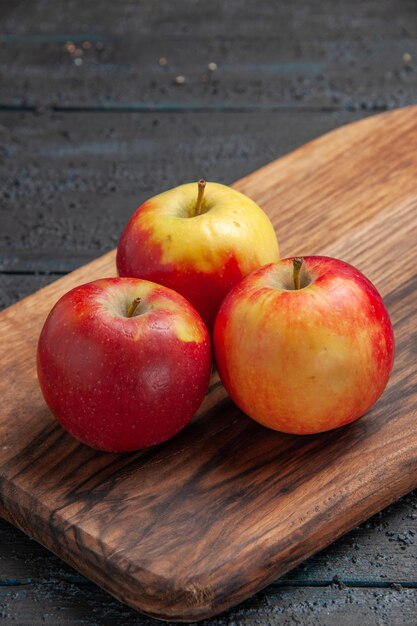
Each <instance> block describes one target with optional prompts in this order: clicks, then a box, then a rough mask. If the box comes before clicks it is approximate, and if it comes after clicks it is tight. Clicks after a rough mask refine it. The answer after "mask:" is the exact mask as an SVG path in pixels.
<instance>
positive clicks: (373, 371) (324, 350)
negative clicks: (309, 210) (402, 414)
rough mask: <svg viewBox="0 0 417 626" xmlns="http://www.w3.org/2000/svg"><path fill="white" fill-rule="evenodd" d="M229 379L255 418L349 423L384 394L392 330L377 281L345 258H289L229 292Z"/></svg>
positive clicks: (220, 325)
mask: <svg viewBox="0 0 417 626" xmlns="http://www.w3.org/2000/svg"><path fill="white" fill-rule="evenodd" d="M213 341H214V348H215V358H216V363H217V367H218V370H219V374H220V377H221V380H222V382H223V384H224V386H225V387H226V389H227V391H228V392H229V394H230V395H231V397H232V399H233V400H234V401H235V403H236V404H237V405H238V406H239V407H240V408H241V409H242V410H243V411H244V412H245V413H247V414H248V415H249V416H250V417H252V418H253V419H254V420H256V421H258V422H260V423H261V424H264V425H265V426H268V427H270V428H273V429H275V430H278V431H282V432H286V433H295V434H310V433H318V432H322V431H326V430H329V429H332V428H336V427H338V426H342V425H344V424H348V423H349V422H352V421H354V420H356V419H357V418H359V417H360V416H362V415H363V414H364V413H366V412H367V411H368V409H370V408H371V407H372V405H373V404H374V403H375V402H376V401H377V399H378V398H379V396H380V395H381V394H382V392H383V390H384V388H385V386H386V384H387V382H388V379H389V375H390V372H391V369H392V365H393V359H394V336H393V330H392V326H391V322H390V318H389V315H388V313H387V310H386V308H385V306H384V303H383V301H382V298H381V296H380V295H379V293H378V291H377V290H376V288H375V287H374V286H373V285H372V283H371V282H370V281H369V280H368V279H367V278H366V277H365V276H364V275H363V274H361V273H360V272H359V271H358V270H357V269H355V268H354V267H352V266H351V265H348V264H347V263H344V262H342V261H340V260H337V259H331V258H327V257H314V256H312V257H304V259H293V258H288V259H283V260H281V261H280V262H278V263H275V264H270V265H267V266H266V267H263V268H261V269H259V270H257V271H254V272H252V273H251V274H250V275H249V276H247V277H246V278H244V279H243V280H242V281H241V282H240V283H239V284H238V285H237V286H236V287H235V288H234V289H233V290H232V291H231V292H230V293H229V294H228V296H227V297H226V299H225V300H224V302H223V304H222V306H221V308H220V311H219V313H218V316H217V319H216V323H215V328H214V335H213Z"/></svg>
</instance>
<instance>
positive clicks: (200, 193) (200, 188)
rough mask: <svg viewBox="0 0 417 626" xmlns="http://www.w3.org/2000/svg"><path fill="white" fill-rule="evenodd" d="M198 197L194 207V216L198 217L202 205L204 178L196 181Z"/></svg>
mask: <svg viewBox="0 0 417 626" xmlns="http://www.w3.org/2000/svg"><path fill="white" fill-rule="evenodd" d="M197 184H198V195H197V204H196V205H195V214H196V215H200V212H201V205H202V203H203V196H204V189H205V187H206V181H205V180H204V178H200V180H199V181H198V183H197Z"/></svg>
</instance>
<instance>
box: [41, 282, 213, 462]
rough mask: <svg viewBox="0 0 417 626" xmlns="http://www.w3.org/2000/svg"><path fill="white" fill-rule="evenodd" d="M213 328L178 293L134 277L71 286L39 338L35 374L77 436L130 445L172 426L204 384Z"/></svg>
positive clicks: (188, 413) (114, 447) (163, 434)
mask: <svg viewBox="0 0 417 626" xmlns="http://www.w3.org/2000/svg"><path fill="white" fill-rule="evenodd" d="M210 370H211V346H210V338H209V335H208V332H207V329H206V327H205V324H204V323H203V321H202V319H201V317H200V316H199V315H198V313H197V312H196V311H195V309H194V308H193V307H192V306H191V305H190V304H189V303H188V302H187V301H186V300H185V298H183V297H182V296H181V295H179V294H178V293H176V292H175V291H172V290H171V289H167V288H166V287H162V286H161V285H156V284H154V283H151V282H148V281H145V280H139V279H136V278H106V279H102V280H97V281H94V282H91V283H88V284H85V285H82V286H80V287H76V288H75V289H72V290H71V291H69V292H68V293H67V294H65V295H64V296H63V297H62V298H61V299H60V300H59V301H58V302H57V304H56V305H55V306H54V308H53V309H52V311H51V312H50V314H49V316H48V318H47V320H46V322H45V324H44V327H43V329H42V332H41V335H40V338H39V343H38V378H39V383H40V387H41V390H42V392H43V395H44V398H45V400H46V403H47V404H48V406H49V408H50V409H51V411H52V413H53V414H54V416H55V418H56V419H57V420H58V422H59V423H60V424H61V425H62V426H63V427H64V428H66V430H68V431H69V432H70V433H71V434H72V435H73V436H74V437H76V438H77V439H79V440H80V441H82V442H83V443H85V444H87V445H89V446H91V447H93V448H97V449H99V450H106V451H109V452H125V451H129V450H137V449H140V448H145V447H148V446H152V445H154V444H157V443H161V442H162V441H165V440H166V439H168V438H170V437H172V436H173V435H175V434H176V433H177V432H178V431H179V430H181V429H182V428H183V427H184V426H185V425H186V424H187V423H188V422H189V420H190V419H191V418H192V416H193V415H194V413H195V412H196V410H197V409H198V407H199V405H200V404H201V402H202V400H203V398H204V395H205V393H206V391H207V387H208V383H209V378H210Z"/></svg>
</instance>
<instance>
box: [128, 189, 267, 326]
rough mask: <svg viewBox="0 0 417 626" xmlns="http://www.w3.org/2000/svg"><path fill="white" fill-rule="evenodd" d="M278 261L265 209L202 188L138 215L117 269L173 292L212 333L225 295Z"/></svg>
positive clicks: (164, 199) (145, 207)
mask: <svg viewBox="0 0 417 626" xmlns="http://www.w3.org/2000/svg"><path fill="white" fill-rule="evenodd" d="M278 259H279V250H278V243H277V238H276V235H275V231H274V228H273V226H272V224H271V222H270V221H269V219H268V217H267V216H266V214H265V213H264V212H263V211H262V209H261V208H260V207H259V206H258V205H257V204H255V202H253V201H252V200H250V199H249V198H248V197H247V196H245V195H243V194H242V193H239V192H238V191H236V190H235V189H232V188H231V187H227V186H225V185H220V184H218V183H210V182H208V183H206V182H205V181H204V180H200V181H199V182H198V184H197V183H190V184H186V185H180V186H179V187H176V188H174V189H170V190H169V191H166V192H164V193H161V194H159V195H158V196H155V197H154V198H151V199H150V200H148V201H147V202H145V203H144V204H142V206H140V207H139V208H138V209H137V211H136V212H135V213H134V215H133V216H132V218H131V220H130V221H129V223H128V224H127V226H126V228H125V229H124V231H123V233H122V236H121V239H120V242H119V246H118V250H117V269H118V272H119V275H120V276H135V277H138V278H145V279H147V280H151V281H154V282H156V283H160V284H161V285H165V286H167V287H170V288H171V289H175V291H178V292H179V293H181V294H182V295H183V296H184V297H185V298H187V300H188V301H189V302H191V304H192V305H193V306H194V307H195V308H196V309H197V311H198V312H199V313H200V315H201V316H202V318H203V320H204V321H205V323H206V324H207V327H208V328H209V330H211V329H212V327H213V324H214V319H215V316H216V313H217V311H218V308H219V306H220V304H221V302H222V300H223V298H224V297H225V296H226V294H227V292H228V291H229V290H230V289H231V288H232V287H233V286H234V285H235V284H236V283H237V282H238V281H239V280H240V279H241V278H242V277H243V276H246V274H248V273H249V272H251V271H252V270H254V269H256V268H258V267H260V266H262V265H265V264H266V263H271V262H274V261H277V260H278Z"/></svg>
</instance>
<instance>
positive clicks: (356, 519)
mask: <svg viewBox="0 0 417 626" xmlns="http://www.w3.org/2000/svg"><path fill="white" fill-rule="evenodd" d="M365 419H366V418H365ZM411 453H412V454H413V458H412V459H411V460H410V457H408V454H409V452H408V451H407V460H406V465H410V464H413V467H412V470H413V471H411V472H408V471H407V472H403V473H402V474H401V475H402V476H403V477H404V476H405V477H406V478H407V477H409V479H408V481H407V482H404V486H402V487H401V488H400V489H398V490H397V491H396V492H395V494H393V493H392V491H390V490H388V489H386V491H384V492H381V489H377V491H376V492H375V493H378V494H379V495H381V493H382V494H384V497H383V498H378V499H377V500H375V502H374V503H373V504H372V505H371V506H369V508H368V509H360V515H353V516H352V517H351V518H349V522H348V523H343V524H340V525H339V526H338V527H334V526H330V525H329V528H330V529H331V530H332V532H331V533H328V534H327V535H326V534H324V535H323V534H322V531H323V526H320V525H319V524H317V525H316V526H315V528H316V534H317V535H318V541H317V543H315V544H314V546H310V547H308V548H307V549H304V550H303V546H304V545H305V543H307V539H305V540H304V542H303V541H301V542H296V543H295V545H296V547H297V548H298V552H297V553H293V554H292V556H291V558H288V559H287V560H286V561H284V563H285V565H283V564H282V563H281V567H278V566H275V564H274V561H275V559H276V558H278V557H281V556H282V552H280V551H279V550H278V549H275V550H274V548H273V546H268V549H267V553H268V554H270V555H271V553H272V555H271V556H269V558H265V559H263V563H264V569H265V570H267V571H268V572H269V573H267V574H264V575H262V574H260V573H258V578H257V580H258V579H259V582H258V583H257V584H254V585H253V586H252V587H247V588H246V590H244V591H241V592H240V593H239V592H237V593H234V594H233V592H231V593H227V594H225V591H224V589H222V592H221V593H219V594H216V593H213V591H212V589H211V588H210V587H206V588H205V587H204V581H203V580H201V578H202V577H200V579H199V580H197V581H196V582H195V583H194V582H193V583H189V582H187V585H186V586H185V587H181V586H180V587H178V586H174V585H173V584H172V580H170V579H168V578H164V577H161V576H160V575H155V574H154V573H153V572H150V571H147V570H145V569H144V568H142V567H139V568H138V566H137V564H136V565H134V567H135V568H136V569H139V571H140V572H142V573H143V576H144V578H145V580H141V578H140V577H138V576H136V577H134V576H131V577H127V578H126V579H125V580H123V582H122V583H121V585H120V588H121V592H120V593H118V590H115V589H114V584H113V586H112V584H110V585H109V584H108V583H107V580H108V579H109V572H112V571H115V572H116V573H117V574H119V575H120V571H122V567H123V566H124V565H127V566H129V565H130V564H131V563H130V562H129V560H128V559H126V558H123V559H120V560H118V561H117V562H114V561H112V560H111V558H113V556H114V555H112V554H110V558H106V557H104V556H103V554H101V555H100V558H101V561H100V564H101V567H99V568H97V567H96V562H97V558H96V557H97V553H94V552H93V551H92V550H91V549H90V548H89V547H88V542H85V541H80V543H78V542H77V540H76V539H75V537H76V536H77V534H79V535H80V536H79V539H81V537H82V536H85V531H81V533H80V530H79V529H78V528H77V526H76V525H75V524H71V523H69V524H68V523H66V527H65V528H63V527H61V526H60V525H59V524H57V523H56V520H55V524H54V532H55V533H56V536H55V537H54V536H53V534H52V533H51V532H49V531H50V530H51V529H50V528H49V526H48V524H46V523H45V521H44V520H45V518H44V517H42V515H40V514H39V515H38V514H34V511H35V510H36V507H31V506H30V503H28V505H27V506H26V507H24V506H23V507H22V505H20V507H17V505H16V501H13V500H11V498H7V496H6V498H5V497H4V491H5V489H4V488H3V487H1V485H2V484H3V485H4V483H5V482H6V481H7V479H4V478H3V479H2V480H0V488H1V489H0V490H1V493H2V499H1V500H0V517H3V518H4V519H5V520H6V521H8V522H9V523H11V524H13V525H14V526H16V527H17V528H19V529H20V530H21V531H22V532H24V533H25V534H26V535H28V536H29V537H30V538H31V539H34V540H35V541H37V542H38V543H40V544H41V545H43V546H44V547H45V548H46V549H48V550H50V551H51V552H53V553H54V554H55V555H56V556H58V557H59V558H62V559H63V560H64V561H66V562H67V563H68V564H69V565H70V566H71V567H73V568H74V569H75V570H77V571H78V572H80V573H81V574H82V575H84V576H86V577H87V578H88V579H90V580H92V581H93V582H94V583H96V584H97V585H98V586H100V587H102V588H103V589H104V590H105V591H106V592H108V593H109V594H110V595H112V596H113V597H115V598H116V599H117V600H119V601H121V602H124V603H125V604H128V605H129V606H130V607H131V608H133V609H135V610H136V611H138V612H140V613H142V614H145V615H148V616H149V617H152V618H154V619H158V620H160V621H174V622H190V621H201V620H203V619H208V618H211V617H213V616H215V615H218V614H219V613H222V612H224V611H226V610H228V609H229V608H230V607H231V606H235V605H237V604H240V603H241V602H243V601H245V600H247V599H248V598H250V597H251V596H253V595H254V594H256V593H258V592H260V591H261V590H262V589H264V588H265V587H267V586H268V585H269V584H271V583H273V582H274V581H275V580H276V579H277V578H279V577H281V576H282V575H284V574H286V573H287V572H289V571H290V570H292V569H293V568H295V567H296V566H297V565H299V564H300V563H302V562H303V561H305V560H306V559H308V558H309V557H310V556H312V555H313V554H315V553H317V552H319V551H320V550H323V549H324V548H326V547H327V546H329V545H331V544H332V543H333V542H334V541H335V540H337V539H338V538H340V537H341V536H343V535H344V534H346V533H347V532H349V531H350V530H352V529H354V528H355V527H357V526H358V525H359V524H361V523H362V522H364V521H366V520H367V519H369V518H370V517H371V516H372V515H375V514H376V513H378V512H379V511H381V510H382V509H384V508H386V507H387V506H389V505H390V504H392V503H393V502H395V501H396V500H398V499H399V498H401V497H403V496H405V495H407V494H408V493H410V492H411V491H413V490H414V489H416V488H417V443H415V444H414V445H411V446H410V454H411ZM402 465H403V463H401V459H399V463H398V468H400V467H401V466H402ZM382 467H383V464H381V470H382ZM391 469H392V466H391ZM392 475H393V476H392V477H393V478H394V476H395V477H397V478H398V474H395V473H394V472H393V471H392ZM381 477H382V471H381ZM383 477H384V479H385V480H386V481H387V482H388V483H389V484H391V483H390V482H389V481H390V478H391V476H388V477H387V476H386V475H383ZM374 480H375V482H378V476H375V477H374ZM7 482H8V483H9V486H10V487H11V488H12V490H13V491H15V490H16V486H15V485H14V484H12V483H11V481H7ZM401 484H403V481H401ZM24 495H25V496H26V497H27V495H28V494H26V493H25V494H24ZM29 495H30V494H29ZM7 500H9V501H10V503H11V505H10V506H7V505H6V501H7ZM360 500H361V499H359V501H360ZM22 501H24V499H21V500H20V502H22ZM359 501H358V502H359ZM36 502H37V503H38V501H36ZM350 510H351V511H356V510H358V509H357V507H352V508H351V509H350ZM326 513H329V510H326ZM322 514H323V512H322V511H320V513H319V516H321V515H322ZM33 515H36V518H37V520H38V524H37V525H36V524H31V525H29V524H27V523H25V521H23V520H28V519H30V518H31V517H33ZM337 519H338V520H341V521H342V520H343V519H346V518H342V516H339V517H337ZM32 529H36V532H33V531H32ZM42 531H43V532H42ZM69 531H71V532H69ZM72 531H76V532H75V533H74V532H72ZM299 532H300V533H301V534H302V535H303V536H304V534H303V529H302V528H301V529H300V531H299ZM313 536H314V535H313ZM45 537H46V540H45ZM63 537H65V539H66V540H65V542H64V541H62V538H63ZM308 537H311V535H309V536H308ZM49 538H50V539H49ZM53 539H55V541H53ZM68 540H70V545H69V543H68ZM56 544H57V546H58V547H56ZM63 547H64V549H63ZM71 548H72V549H71ZM74 548H75V549H74ZM288 548H289V552H290V554H291V553H292V550H290V546H288ZM90 552H91V555H90ZM252 552H256V553H257V554H258V555H259V548H257V549H256V551H255V549H253V551H252ZM80 553H82V554H84V555H85V554H86V553H87V554H88V560H87V561H86V562H85V565H84V564H81V566H80V559H79V556H80ZM72 555H74V556H72ZM93 555H94V556H93ZM250 555H251V552H249V556H250ZM240 556H241V555H240ZM232 562H233V561H232ZM234 562H235V563H236V560H235V561H234ZM91 568H92V569H91ZM127 569H129V568H128V567H127ZM209 574H210V572H209ZM146 576H150V577H151V578H153V579H154V580H155V579H157V582H158V585H162V586H164V587H165V588H166V591H165V592H164V595H166V596H168V597H169V598H171V599H174V598H177V597H179V598H180V600H179V603H180V605H182V606H183V605H184V598H186V599H189V603H188V605H187V608H188V609H189V611H188V612H184V611H181V612H180V611H179V610H178V609H174V610H172V609H171V610H168V606H167V607H166V609H165V611H161V609H159V610H157V605H159V607H160V605H161V589H160V588H159V587H158V589H157V590H156V591H155V592H153V593H151V594H150V596H149V598H148V599H147V600H146V604H145V603H143V601H142V599H141V598H139V599H138V598H137V591H138V588H139V589H140V588H147V587H148V588H149V584H148V581H147V580H146ZM173 580H175V579H173ZM234 583H235V584H234V587H236V580H235V581H234ZM239 588H241V587H238V589H239ZM126 592H127V593H126ZM232 595H233V601H232V603H231V602H230V597H231V596H232ZM162 597H163V596H162ZM223 597H226V598H227V600H226V601H224V602H222V601H221V599H222V598H223ZM207 598H210V602H208V603H207V602H205V599H207ZM153 600H154V603H153ZM201 600H203V602H201ZM153 604H154V606H152V605H153ZM170 604H172V603H170Z"/></svg>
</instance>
